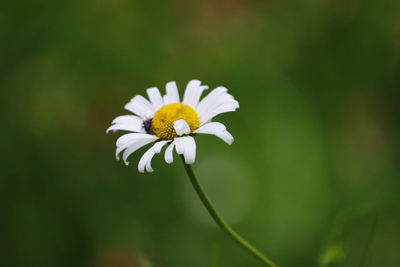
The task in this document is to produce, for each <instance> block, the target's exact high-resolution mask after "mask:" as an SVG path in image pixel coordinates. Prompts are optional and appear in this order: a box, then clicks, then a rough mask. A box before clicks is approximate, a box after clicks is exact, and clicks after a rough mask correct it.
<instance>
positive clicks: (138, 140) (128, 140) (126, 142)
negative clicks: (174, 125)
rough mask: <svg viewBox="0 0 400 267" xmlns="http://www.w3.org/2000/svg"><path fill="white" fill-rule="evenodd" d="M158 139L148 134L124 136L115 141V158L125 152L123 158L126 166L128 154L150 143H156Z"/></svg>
mask: <svg viewBox="0 0 400 267" xmlns="http://www.w3.org/2000/svg"><path fill="white" fill-rule="evenodd" d="M157 139H158V138H157V137H156V136H154V135H150V134H142V133H129V134H124V135H122V136H121V137H120V138H118V140H117V149H116V151H115V156H116V158H117V159H119V153H121V152H122V151H123V150H125V149H126V150H125V152H124V154H123V158H124V161H125V164H127V165H128V162H127V161H126V159H127V158H128V157H129V155H130V154H132V153H133V152H135V151H136V150H138V149H139V148H141V147H142V146H145V145H147V144H149V143H151V142H154V141H156V140H157Z"/></svg>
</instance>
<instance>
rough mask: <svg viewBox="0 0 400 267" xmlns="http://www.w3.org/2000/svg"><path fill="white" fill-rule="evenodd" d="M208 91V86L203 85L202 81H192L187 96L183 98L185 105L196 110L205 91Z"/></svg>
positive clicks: (187, 89)
mask: <svg viewBox="0 0 400 267" xmlns="http://www.w3.org/2000/svg"><path fill="white" fill-rule="evenodd" d="M206 89H208V86H207V85H203V86H202V85H201V81H199V80H191V81H190V82H189V83H188V84H187V86H186V90H185V94H184V96H183V101H182V103H183V104H186V105H189V106H191V107H192V108H194V109H195V108H196V106H197V104H198V103H199V99H200V96H201V94H202V93H203V91H204V90H206Z"/></svg>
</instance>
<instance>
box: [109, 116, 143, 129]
mask: <svg viewBox="0 0 400 267" xmlns="http://www.w3.org/2000/svg"><path fill="white" fill-rule="evenodd" d="M112 124H113V125H111V126H110V127H109V128H108V129H107V131H106V132H107V133H108V132H110V131H114V132H115V131H118V130H121V131H132V132H138V133H144V132H145V130H144V128H143V119H141V118H140V117H138V116H134V115H123V116H119V117H116V118H115V119H114V120H113V121H112Z"/></svg>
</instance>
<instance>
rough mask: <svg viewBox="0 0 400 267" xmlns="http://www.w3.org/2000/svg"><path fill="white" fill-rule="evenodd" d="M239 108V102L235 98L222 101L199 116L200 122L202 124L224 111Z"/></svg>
mask: <svg viewBox="0 0 400 267" xmlns="http://www.w3.org/2000/svg"><path fill="white" fill-rule="evenodd" d="M238 108H239V102H237V101H236V100H232V101H230V102H227V103H224V104H222V105H219V106H218V107H216V108H214V109H210V111H209V112H205V113H204V114H203V115H202V116H201V117H200V123H201V124H204V123H206V122H208V121H210V120H211V119H212V118H214V117H215V116H217V115H219V114H221V113H226V112H233V111H235V110H236V109H238Z"/></svg>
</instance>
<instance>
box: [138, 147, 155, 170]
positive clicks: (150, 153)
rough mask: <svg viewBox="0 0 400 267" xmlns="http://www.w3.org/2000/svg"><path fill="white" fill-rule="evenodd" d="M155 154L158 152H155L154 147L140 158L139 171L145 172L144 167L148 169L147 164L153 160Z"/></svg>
mask: <svg viewBox="0 0 400 267" xmlns="http://www.w3.org/2000/svg"><path fill="white" fill-rule="evenodd" d="M155 154H156V153H155V152H154V150H153V148H152V147H151V148H150V149H149V150H147V151H146V152H145V153H144V154H143V156H142V157H141V158H140V161H139V164H138V170H139V172H141V173H144V168H146V169H148V168H147V166H146V165H147V162H149V161H151V159H152V158H153V157H154V155H155ZM150 167H151V165H150ZM149 172H152V170H151V171H149Z"/></svg>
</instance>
